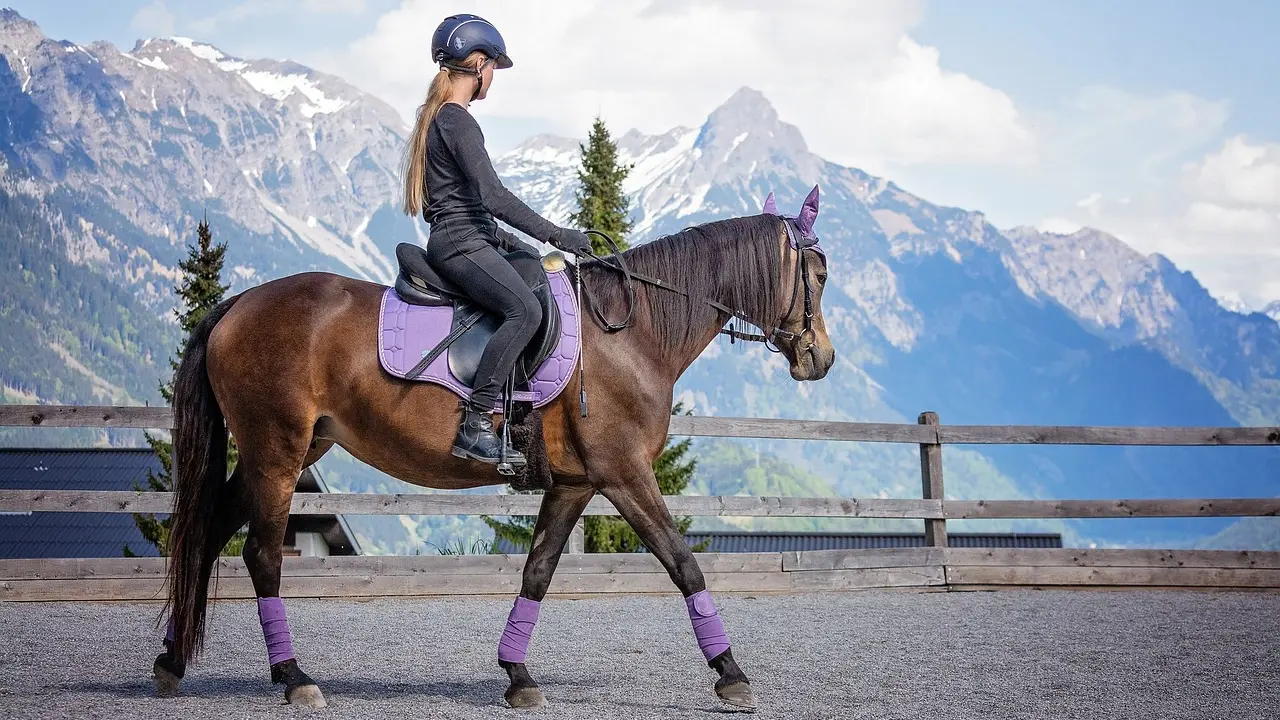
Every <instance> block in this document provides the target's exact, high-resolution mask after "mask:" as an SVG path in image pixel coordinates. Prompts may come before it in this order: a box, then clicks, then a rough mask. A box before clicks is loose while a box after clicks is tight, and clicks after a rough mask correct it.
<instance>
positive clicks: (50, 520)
mask: <svg viewBox="0 0 1280 720" xmlns="http://www.w3.org/2000/svg"><path fill="white" fill-rule="evenodd" d="M160 469H161V468H160V459H159V458H157V457H156V455H155V453H154V452H152V451H151V449H150V448H23V449H9V448H0V490H134V489H136V487H141V488H143V489H146V488H147V487H148V485H147V472H148V471H151V472H156V473H159V472H160ZM135 484H136V487H135ZM297 489H298V491H299V492H329V487H328V485H327V484H326V483H325V482H324V478H322V477H321V476H320V474H319V473H318V472H315V468H307V470H306V471H304V472H303V473H302V477H301V478H299V479H298V486H297ZM156 517H157V518H164V517H167V514H163V513H160V514H156ZM299 531H301V532H318V533H320V534H321V535H323V536H324V539H325V543H326V544H327V545H329V551H330V553H331V554H333V555H357V554H359V553H360V546H359V543H358V542H357V541H356V536H355V533H354V532H352V531H351V528H350V527H348V525H347V522H346V520H345V519H344V518H343V517H342V516H341V515H291V516H290V517H289V527H288V537H290V538H292V537H293V534H294V533H296V532H299ZM125 545H128V546H129V549H130V550H131V551H132V552H133V553H134V554H135V555H140V556H156V555H158V554H159V553H158V552H157V551H156V549H155V547H153V546H152V545H151V543H149V542H147V540H146V539H145V538H143V537H142V533H140V532H138V528H137V525H135V524H134V521H133V515H131V514H129V513H73V512H37V513H30V512H25V513H5V512H0V558H55V557H56V558H69V557H120V556H121V555H123V553H124V547H125Z"/></svg>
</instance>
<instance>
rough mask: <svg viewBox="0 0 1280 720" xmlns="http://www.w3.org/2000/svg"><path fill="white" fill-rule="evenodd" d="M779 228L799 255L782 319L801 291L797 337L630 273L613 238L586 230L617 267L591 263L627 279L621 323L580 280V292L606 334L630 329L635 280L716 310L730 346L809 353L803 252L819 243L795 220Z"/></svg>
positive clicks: (808, 290)
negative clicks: (790, 346)
mask: <svg viewBox="0 0 1280 720" xmlns="http://www.w3.org/2000/svg"><path fill="white" fill-rule="evenodd" d="M782 224H783V226H784V227H785V228H786V230H787V240H788V242H787V245H789V246H790V247H793V248H795V250H796V254H797V255H799V259H798V260H797V262H796V278H795V282H794V283H793V284H792V288H791V304H790V305H788V307H787V312H786V314H785V315H783V316H782V317H783V319H786V318H789V317H791V313H792V312H794V311H795V308H796V301H797V300H798V299H799V297H800V293H801V290H802V288H803V292H804V330H803V331H802V332H800V333H798V334H797V333H793V332H791V331H789V330H783V329H782V328H779V327H775V326H773V325H769V324H767V323H761V322H757V321H755V320H752V319H751V318H749V317H747V314H746V313H744V312H742V311H741V310H738V309H736V308H731V307H729V306H728V305H725V304H723V303H721V302H718V301H716V300H712V299H710V298H700V297H694V296H692V295H690V294H689V293H687V292H685V291H684V290H683V289H681V288H678V287H675V286H674V285H671V284H669V283H667V282H665V281H663V280H661V279H659V278H654V277H648V276H645V275H642V274H640V273H637V272H632V270H631V269H630V268H629V267H627V261H626V258H624V257H623V256H622V253H621V252H619V250H618V245H617V243H615V242H614V241H613V238H611V237H609V235H608V234H606V233H603V232H601V231H599V230H587V231H586V232H587V233H588V234H591V235H599V236H600V237H601V238H602V239H603V240H604V241H605V243H607V244H608V245H609V248H610V250H612V254H611V255H609V256H608V257H609V259H611V260H616V261H617V263H616V264H615V263H613V262H609V260H606V259H605V258H602V257H600V256H599V255H596V254H595V253H592V252H588V253H587V255H588V256H590V257H591V258H592V259H594V260H596V261H597V262H599V263H600V264H601V265H605V266H606V267H610V268H613V269H614V270H617V271H618V272H620V273H622V275H623V277H625V278H626V282H625V283H624V288H625V289H626V296H627V314H626V317H625V318H624V319H623V320H622V322H620V323H613V322H610V321H609V319H608V318H606V317H605V316H604V312H603V311H602V310H601V306H600V303H598V302H596V298H595V297H594V296H593V295H592V293H591V289H590V288H585V287H584V286H583V283H582V281H581V278H579V280H578V285H579V288H580V290H585V292H586V294H587V299H588V300H589V301H590V302H591V309H592V311H593V312H594V313H595V316H596V319H597V320H599V321H600V324H601V326H602V327H603V328H604V330H605V332H617V331H619V330H622V329H623V328H626V327H629V326H630V325H631V317H632V315H633V314H634V312H635V296H636V292H635V286H634V281H637V280H638V281H640V282H642V283H645V284H646V285H652V286H654V287H658V288H662V289H663V290H668V291H670V292H674V293H676V294H678V295H682V296H684V297H686V298H689V299H690V300H697V301H701V302H704V303H706V304H707V305H710V306H711V307H713V308H715V309H716V310H719V311H720V312H723V313H726V314H728V315H729V327H728V328H721V329H720V330H719V334H723V335H728V336H729V342H730V343H733V342H734V341H735V340H744V341H748V342H760V343H764V346H765V348H767V349H768V350H769V351H770V352H775V353H777V352H782V350H781V349H780V348H778V346H777V344H778V340H779V339H781V340H783V341H789V342H797V341H799V342H800V344H801V347H797V348H796V352H797V353H801V352H804V351H805V350H808V349H809V347H810V346H812V345H813V343H814V336H813V288H812V286H811V285H810V282H809V261H808V257H807V256H806V254H805V250H807V249H809V248H813V247H817V244H818V239H817V238H816V237H805V236H804V235H803V234H801V233H800V231H799V230H798V229H797V228H796V227H795V219H794V218H789V217H782ZM818 252H822V250H821V248H818ZM579 304H581V303H579ZM735 320H737V321H738V322H739V323H747V324H751V325H755V326H756V327H758V328H760V329H761V330H763V331H764V334H756V333H748V332H743V331H742V330H739V329H737V328H735V327H734V324H735V323H734V321H735Z"/></svg>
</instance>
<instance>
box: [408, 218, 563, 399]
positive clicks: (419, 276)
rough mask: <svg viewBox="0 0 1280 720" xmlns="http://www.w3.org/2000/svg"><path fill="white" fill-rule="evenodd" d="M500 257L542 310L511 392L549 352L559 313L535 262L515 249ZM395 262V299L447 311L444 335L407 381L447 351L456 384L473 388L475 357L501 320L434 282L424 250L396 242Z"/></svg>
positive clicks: (461, 293)
mask: <svg viewBox="0 0 1280 720" xmlns="http://www.w3.org/2000/svg"><path fill="white" fill-rule="evenodd" d="M506 257H507V260H508V261H510V262H511V265H512V266H513V267H515V269H516V272H518V273H520V277H522V278H524V281H525V282H526V283H528V285H529V289H530V290H533V294H534V296H535V297H537V298H538V302H539V304H541V305H542V323H541V324H540V325H539V326H538V331H537V332H536V333H534V335H533V338H532V339H531V340H530V341H529V344H528V345H527V346H525V349H524V351H523V352H522V353H521V354H520V358H519V359H518V360H517V361H516V367H515V378H514V380H515V387H516V388H520V387H521V386H524V385H527V384H528V382H529V378H530V377H532V376H533V374H534V373H535V372H537V370H538V367H539V366H540V365H542V363H543V361H545V360H546V359H547V358H548V357H549V356H550V355H551V352H552V351H553V350H555V348H556V343H557V342H558V341H559V339H560V308H559V306H558V305H557V304H556V299H555V295H553V294H552V293H551V282H550V280H549V279H548V278H547V272H546V270H545V269H543V267H542V261H541V259H540V258H538V257H537V256H535V255H532V254H530V253H528V252H526V251H520V250H516V251H514V252H510V253H506ZM396 260H397V261H398V262H399V264H400V271H399V272H398V273H397V274H396V283H395V288H396V294H397V295H399V296H400V298H401V299H403V300H404V301H405V302H407V303H409V304H410V305H431V306H449V305H451V306H453V322H452V324H451V327H450V331H449V334H448V335H447V336H445V338H444V339H443V340H441V341H440V343H439V344H438V345H436V347H435V348H433V349H432V351H431V352H430V353H428V354H427V356H426V357H424V358H423V361H422V362H420V363H419V364H418V366H417V367H416V368H415V369H414V371H413V372H411V373H410V378H412V377H415V376H416V375H417V374H418V373H421V372H422V371H423V370H425V369H426V367H427V366H428V365H430V364H431V361H432V360H434V359H435V358H436V357H438V356H439V354H440V353H442V352H444V351H445V350H446V349H447V350H448V351H449V355H448V357H449V371H450V372H451V373H453V376H454V377H456V378H457V379H458V380H459V381H460V382H462V384H464V385H466V386H467V387H469V388H470V387H475V380H476V368H477V367H479V365H480V356H481V355H483V354H484V349H485V348H486V347H487V346H488V345H489V339H490V338H492V337H493V334H494V333H495V332H497V330H498V326H499V324H500V323H501V320H502V318H501V317H500V316H499V315H498V314H496V313H493V312H490V311H489V310H487V309H485V308H483V307H480V306H479V305H477V304H476V303H475V302H474V301H472V300H471V298H470V297H468V295H467V293H466V291H465V290H463V289H462V288H459V287H457V286H456V285H454V284H453V283H450V282H449V281H447V280H445V279H444V278H442V277H440V275H439V274H437V273H436V271H435V270H434V269H433V268H432V267H431V266H430V265H428V264H427V251H426V249H425V248H423V247H420V246H418V245H414V244H413V243H400V244H399V245H396Z"/></svg>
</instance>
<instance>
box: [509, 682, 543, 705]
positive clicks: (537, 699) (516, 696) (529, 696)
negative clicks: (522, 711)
mask: <svg viewBox="0 0 1280 720" xmlns="http://www.w3.org/2000/svg"><path fill="white" fill-rule="evenodd" d="M507 704H508V705H510V706H511V707H513V708H537V707H546V706H547V699H546V698H545V697H543V696H542V691H541V690H539V689H538V688H536V687H528V686H525V687H522V688H516V689H513V690H508V691H507Z"/></svg>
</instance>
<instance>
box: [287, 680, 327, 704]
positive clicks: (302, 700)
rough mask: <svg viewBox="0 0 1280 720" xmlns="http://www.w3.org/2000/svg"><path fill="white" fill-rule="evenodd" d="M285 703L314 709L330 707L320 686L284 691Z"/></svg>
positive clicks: (303, 686) (299, 687) (307, 686)
mask: <svg viewBox="0 0 1280 720" xmlns="http://www.w3.org/2000/svg"><path fill="white" fill-rule="evenodd" d="M284 699H285V702H287V703H289V704H290V705H301V706H302V707H308V708H313V709H316V710H318V709H320V708H322V707H328V706H329V703H327V702H325V699H324V694H323V693H321V692H320V686H318V685H299V686H297V687H295V688H290V689H288V690H285V691H284Z"/></svg>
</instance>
